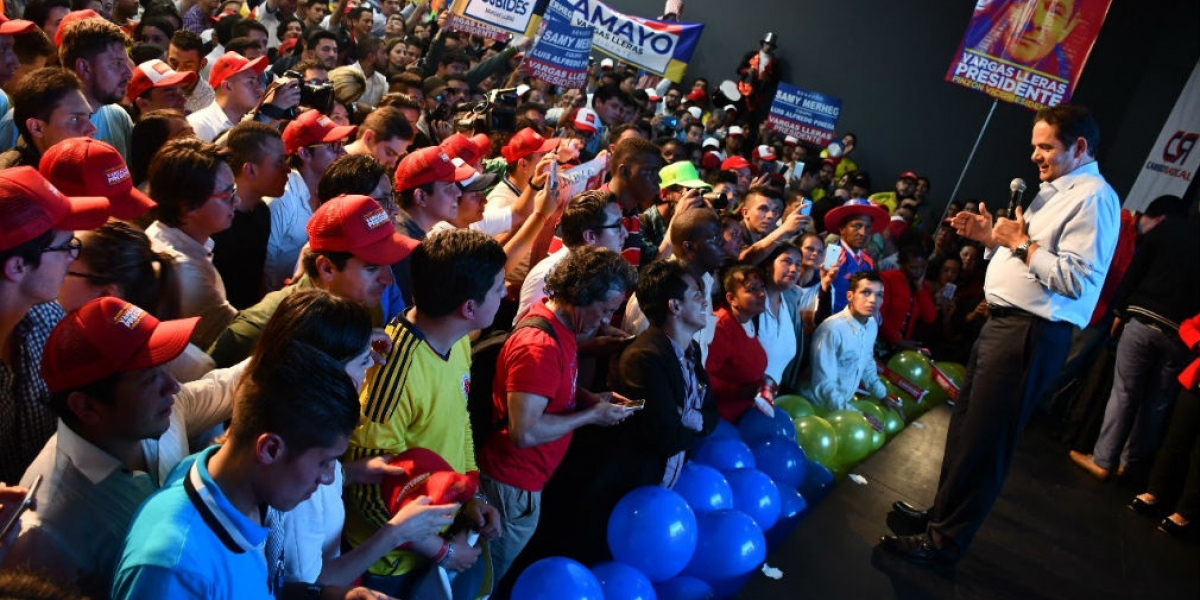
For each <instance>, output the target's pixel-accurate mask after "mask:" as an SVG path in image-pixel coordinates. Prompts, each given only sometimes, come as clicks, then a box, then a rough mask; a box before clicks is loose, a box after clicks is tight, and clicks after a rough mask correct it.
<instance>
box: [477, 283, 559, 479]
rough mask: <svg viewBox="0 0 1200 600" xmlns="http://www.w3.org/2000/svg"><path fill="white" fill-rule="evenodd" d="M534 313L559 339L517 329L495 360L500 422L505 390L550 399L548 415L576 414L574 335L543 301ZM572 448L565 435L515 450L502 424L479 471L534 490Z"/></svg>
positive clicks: (486, 449)
mask: <svg viewBox="0 0 1200 600" xmlns="http://www.w3.org/2000/svg"><path fill="white" fill-rule="evenodd" d="M535 315H536V316H539V317H543V318H545V319H546V320H547V321H550V323H551V324H553V326H554V333H555V335H557V336H558V341H557V342H556V341H554V339H553V338H551V337H550V336H549V335H547V334H546V333H544V332H542V331H541V330H539V329H537V328H535V327H524V328H521V329H518V330H516V331H515V332H513V334H512V335H511V336H509V338H508V340H507V341H506V342H505V343H504V348H503V349H501V350H500V357H499V359H498V360H497V361H496V379H495V383H494V384H493V386H492V406H493V410H494V411H495V413H496V416H497V419H498V420H504V419H507V417H508V392H523V393H526V394H537V395H539V396H545V397H547V398H549V399H550V403H549V404H547V405H546V411H545V412H546V414H568V413H572V412H575V380H576V378H577V376H578V374H579V366H578V357H577V354H578V352H577V348H576V345H575V332H573V331H571V330H570V329H567V327H566V326H565V325H563V323H562V322H561V321H559V320H558V318H557V317H555V316H554V313H552V312H550V309H549V308H547V307H546V304H545V302H539V303H536V304H534V305H533V306H532V307H531V308H530V309H529V316H535ZM526 318H528V317H526ZM570 444H571V434H570V433H568V434H566V435H564V436H562V437H560V438H558V439H557V440H554V441H552V442H547V443H545V444H539V445H537V446H534V447H532V448H518V447H517V446H516V445H515V444H513V441H512V438H511V437H509V435H508V427H507V426H506V427H504V428H503V429H501V430H500V431H497V432H496V433H493V434H492V436H491V437H489V438H488V440H487V442H485V443H484V446H483V451H482V452H480V453H479V469H480V470H481V471H483V472H484V473H486V474H487V475H488V477H491V478H492V479H495V480H496V481H499V482H501V483H504V484H507V485H511V486H513V487H516V488H520V489H523V490H529V491H531V492H538V491H541V489H542V488H543V487H545V485H546V482H547V481H549V480H550V476H551V475H553V474H554V470H555V469H557V468H558V465H559V463H561V462H562V459H563V456H564V455H565V454H566V453H567V446H569V445H570Z"/></svg>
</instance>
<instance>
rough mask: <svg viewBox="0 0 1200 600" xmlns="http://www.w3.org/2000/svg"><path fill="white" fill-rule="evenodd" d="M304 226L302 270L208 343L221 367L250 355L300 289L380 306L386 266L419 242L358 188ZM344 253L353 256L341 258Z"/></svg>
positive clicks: (390, 280)
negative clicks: (282, 306) (277, 312)
mask: <svg viewBox="0 0 1200 600" xmlns="http://www.w3.org/2000/svg"><path fill="white" fill-rule="evenodd" d="M306 232H307V234H308V241H309V242H308V243H309V251H308V252H306V253H305V255H304V257H303V259H302V260H301V266H302V267H303V269H304V275H303V276H302V277H300V279H298V280H297V281H295V282H293V283H292V284H291V285H289V286H287V287H285V288H283V289H281V290H276V291H274V292H271V293H269V294H267V295H266V296H265V297H263V299H262V301H260V302H259V303H258V304H255V305H254V306H251V307H250V308H247V309H245V310H243V311H241V312H239V313H238V316H237V318H236V319H234V321H233V322H232V323H230V324H229V327H228V328H226V329H225V331H223V332H222V333H221V335H220V336H219V337H218V338H217V341H216V342H214V343H213V344H212V347H210V348H209V354H210V355H212V357H213V360H214V361H215V362H216V363H217V366H218V367H222V366H229V365H233V364H236V363H237V362H238V361H240V360H242V359H244V358H246V357H247V356H250V353H251V352H252V351H253V350H254V346H255V344H257V343H258V339H259V337H260V336H261V335H262V332H263V328H264V327H266V325H267V321H269V320H270V319H271V315H273V314H275V309H276V308H278V307H279V303H280V302H282V301H283V299H284V298H286V297H287V296H289V295H291V294H292V293H294V292H296V291H299V290H304V289H309V288H314V287H315V288H320V289H323V290H325V291H327V292H329V293H331V294H333V295H335V296H340V297H342V298H347V299H350V300H354V301H355V302H358V303H360V304H362V305H363V306H365V307H367V308H368V309H372V310H374V309H376V308H377V307H378V306H379V303H380V299H381V298H382V297H383V293H384V291H385V290H386V289H387V288H388V286H390V285H392V283H393V281H394V279H393V277H392V270H391V269H389V268H388V267H390V266H391V265H395V264H397V263H400V262H402V261H404V260H406V259H407V258H408V256H409V255H410V254H412V251H413V250H414V249H415V248H416V247H417V246H418V245H419V243H420V242H418V241H417V240H414V239H412V238H410V237H408V236H405V235H402V234H400V233H397V232H396V228H395V226H394V225H393V224H392V221H391V219H389V218H388V215H387V212H386V211H384V210H383V207H382V206H380V205H379V203H378V202H376V201H375V200H374V199H373V198H371V197H370V196H360V195H354V194H347V195H342V196H337V197H335V198H333V199H331V200H329V201H328V202H326V203H325V204H322V205H321V207H320V208H318V209H317V211H316V212H315V213H313V216H312V218H311V219H309V221H308V226H307V227H306ZM340 254H349V255H350V257H349V258H347V259H346V260H345V261H344V262H343V261H342V260H341V257H340V256H338V255H340ZM410 306H411V304H410Z"/></svg>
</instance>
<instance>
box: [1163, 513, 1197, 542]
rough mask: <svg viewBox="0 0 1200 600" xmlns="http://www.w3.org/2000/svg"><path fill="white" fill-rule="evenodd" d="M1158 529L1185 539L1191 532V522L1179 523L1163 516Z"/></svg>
mask: <svg viewBox="0 0 1200 600" xmlns="http://www.w3.org/2000/svg"><path fill="white" fill-rule="evenodd" d="M1158 530H1159V531H1161V532H1163V533H1166V534H1170V535H1171V537H1177V538H1180V539H1187V538H1188V537H1189V535H1190V534H1191V531H1192V524H1191V523H1188V524H1187V525H1180V524H1179V523H1176V522H1175V521H1172V520H1171V519H1170V518H1164V519H1163V520H1162V521H1159V523H1158Z"/></svg>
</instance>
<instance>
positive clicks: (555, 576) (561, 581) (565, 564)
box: [512, 556, 604, 600]
mask: <svg viewBox="0 0 1200 600" xmlns="http://www.w3.org/2000/svg"><path fill="white" fill-rule="evenodd" d="M512 598H513V600H604V590H603V589H601V588H600V582H599V581H597V580H596V576H595V575H592V572H591V571H589V570H588V569H587V567H585V566H583V565H581V564H579V563H578V562H576V561H574V560H571V559H569V558H564V557H562V556H551V557H550V558H543V559H541V560H539V561H537V562H535V563H533V564H532V565H529V567H528V568H526V569H525V571H524V572H522V573H521V576H520V577H518V578H517V583H516V584H515V585H514V586H513V591H512Z"/></svg>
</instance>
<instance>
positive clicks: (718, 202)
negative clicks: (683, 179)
mask: <svg viewBox="0 0 1200 600" xmlns="http://www.w3.org/2000/svg"><path fill="white" fill-rule="evenodd" d="M701 198H704V200H706V201H707V202H708V203H709V204H711V205H712V207H713V209H714V210H716V211H717V212H721V211H724V210H726V209H728V208H729V194H727V193H725V192H708V193H707V194H704V195H703V196H701Z"/></svg>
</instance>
